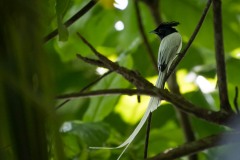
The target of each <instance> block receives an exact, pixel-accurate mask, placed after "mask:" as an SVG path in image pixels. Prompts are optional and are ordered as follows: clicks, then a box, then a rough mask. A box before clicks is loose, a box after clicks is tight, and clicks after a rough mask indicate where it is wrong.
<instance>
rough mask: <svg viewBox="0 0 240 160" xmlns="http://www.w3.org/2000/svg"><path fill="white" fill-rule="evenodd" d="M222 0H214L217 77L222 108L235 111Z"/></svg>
mask: <svg viewBox="0 0 240 160" xmlns="http://www.w3.org/2000/svg"><path fill="white" fill-rule="evenodd" d="M221 7H222V6H221V0H213V20H214V38H215V56H216V64H217V77H218V87H219V97H220V107H221V110H223V111H227V112H233V111H232V109H231V106H230V103H229V100H228V89H227V78H226V69H225V58H224V46H223V33H222V8H221Z"/></svg>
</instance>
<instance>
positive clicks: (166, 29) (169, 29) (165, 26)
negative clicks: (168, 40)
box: [151, 21, 179, 39]
mask: <svg viewBox="0 0 240 160" xmlns="http://www.w3.org/2000/svg"><path fill="white" fill-rule="evenodd" d="M177 25H179V22H174V21H173V22H164V23H161V24H160V25H159V26H158V27H157V28H156V29H155V30H153V31H152V32H151V33H155V34H157V35H158V36H159V37H160V38H161V39H163V38H164V37H166V36H167V35H169V34H171V33H174V32H177V30H176V29H175V28H173V27H175V26H177Z"/></svg>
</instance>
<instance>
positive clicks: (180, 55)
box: [166, 0, 212, 79]
mask: <svg viewBox="0 0 240 160" xmlns="http://www.w3.org/2000/svg"><path fill="white" fill-rule="evenodd" d="M211 3H212V0H208V2H207V4H206V7H205V9H204V11H203V13H202V16H201V18H200V20H199V22H198V24H197V26H196V28H195V30H194V32H193V34H192V36H191V38H190V39H189V41H188V43H187V45H186V47H185V48H184V50H183V51H182V52H181V53H179V55H178V57H177V59H176V61H175V62H174V63H173V64H172V66H171V67H170V69H169V72H168V74H167V76H166V79H168V77H169V76H170V75H171V73H172V72H173V71H174V70H175V68H176V67H177V65H178V64H179V62H180V61H181V60H182V59H183V57H184V56H185V55H186V53H187V51H188V49H189V47H190V46H191V44H192V42H193V41H194V39H195V37H196V36H197V34H198V32H199V30H200V28H201V26H202V24H203V21H204V19H205V17H206V15H207V12H208V10H209V7H210V5H211Z"/></svg>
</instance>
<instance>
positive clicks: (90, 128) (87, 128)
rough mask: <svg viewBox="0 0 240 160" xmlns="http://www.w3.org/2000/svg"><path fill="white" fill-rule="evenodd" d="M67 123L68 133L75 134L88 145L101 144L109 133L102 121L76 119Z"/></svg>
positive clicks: (107, 127)
mask: <svg viewBox="0 0 240 160" xmlns="http://www.w3.org/2000/svg"><path fill="white" fill-rule="evenodd" d="M68 123H70V125H71V129H70V130H69V131H68V133H72V134H74V135H77V136H78V137H79V138H80V140H82V141H84V142H85V143H86V144H87V145H88V146H101V145H102V144H103V142H105V141H106V140H107V139H108V137H109V134H110V129H109V126H108V125H106V124H104V123H100V122H98V123H82V122H78V121H76V122H68Z"/></svg>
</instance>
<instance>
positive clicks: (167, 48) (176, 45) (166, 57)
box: [158, 32, 182, 72]
mask: <svg viewBox="0 0 240 160" xmlns="http://www.w3.org/2000/svg"><path fill="white" fill-rule="evenodd" d="M181 48H182V38H181V35H180V34H179V33H177V32H175V33H172V34H170V35H168V36H166V37H165V38H163V40H162V41H161V44H160V47H159V51H158V69H159V71H161V72H163V71H165V69H166V68H168V69H169V67H170V66H171V64H172V61H173V60H174V59H175V57H176V56H177V53H178V52H179V51H180V50H181Z"/></svg>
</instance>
